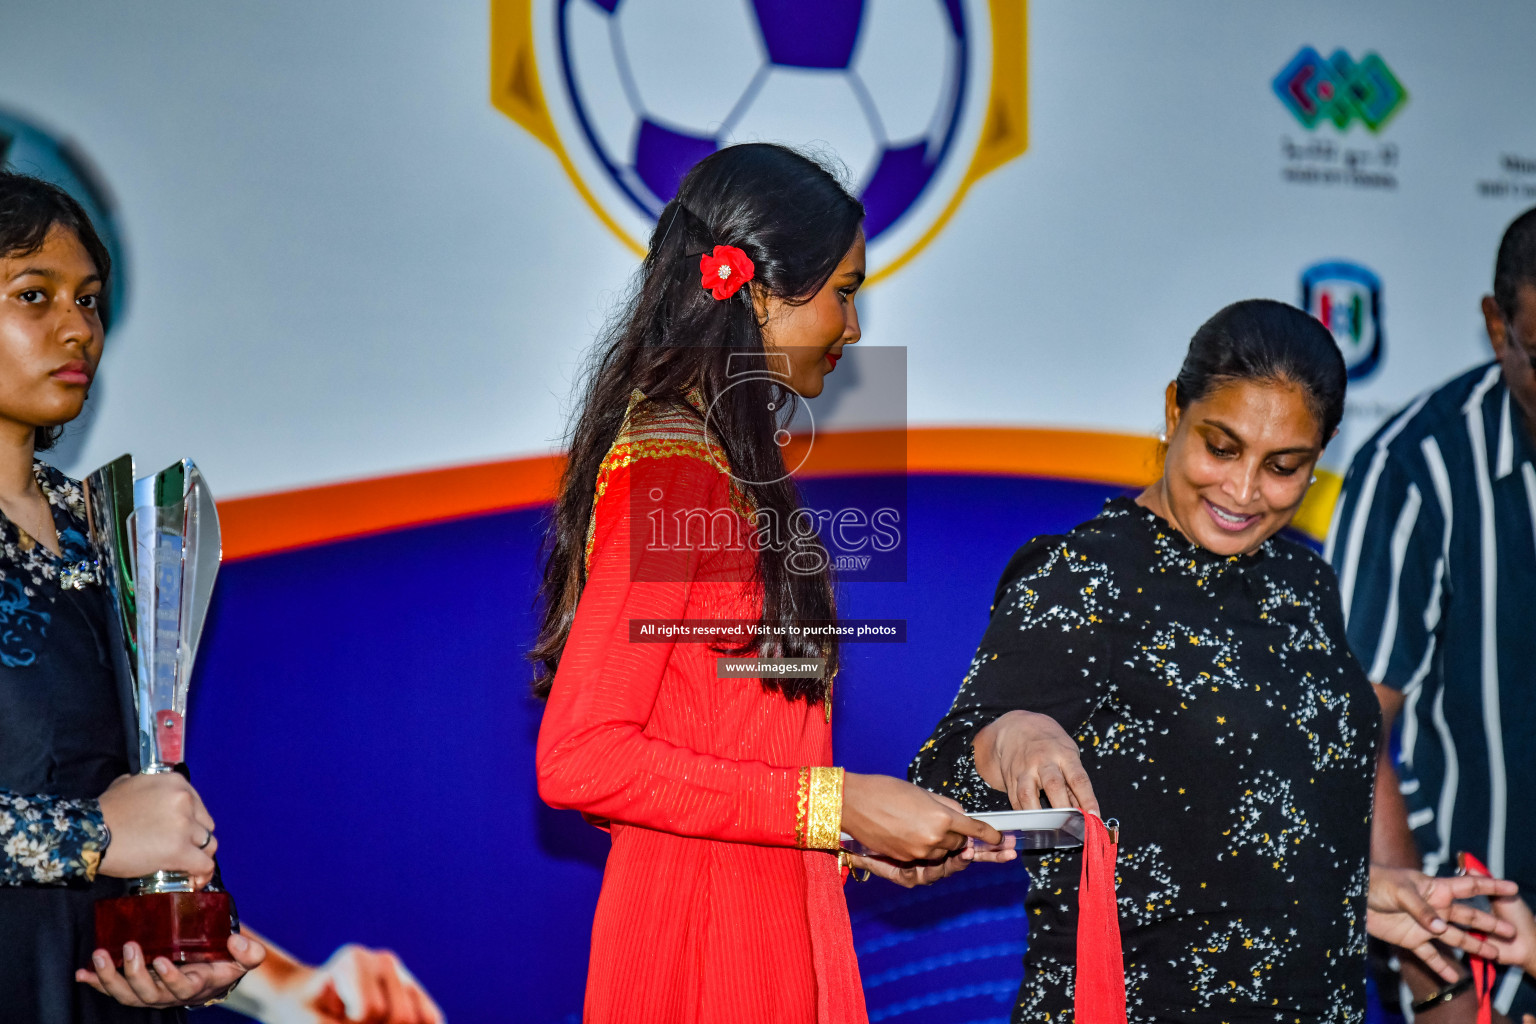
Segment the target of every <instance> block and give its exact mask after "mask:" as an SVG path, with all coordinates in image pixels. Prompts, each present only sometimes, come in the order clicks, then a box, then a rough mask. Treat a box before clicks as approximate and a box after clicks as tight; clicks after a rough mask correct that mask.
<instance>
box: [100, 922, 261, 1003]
mask: <svg viewBox="0 0 1536 1024" xmlns="http://www.w3.org/2000/svg"><path fill="white" fill-rule="evenodd" d="M229 955H230V956H232V957H234V959H233V960H220V961H216V962H214V963H208V964H185V965H183V966H181V967H177V966H176V965H175V964H173V963H171V962H170V961H169V960H167V959H166V958H165V957H156V958H155V961H154V963H153V964H148V965H146V964H145V963H144V954H143V952H142V951H141V950H140V949H139V944H138V943H136V942H130V943H128V944H127V945H126V946H124V947H123V970H122V973H121V974H119V973H118V971H117V968H116V967H114V966H112V958H111V957H110V956H108V955H107V951H106V950H104V949H98V950H97V951H96V952H95V954H94V955H92V957H91V963H92V964H93V965H94V966H95V968H96V969H95V970H94V971H86V970H80V971H76V972H75V980H76V981H78V982H82V983H84V984H86V985H89V986H91V988H93V989H95V990H96V991H97V992H100V993H101V994H102V995H107V996H111V997H112V998H113V999H116V1000H117V1001H118V1002H119V1003H122V1004H123V1005H124V1006H133V1007H140V1008H151V1009H169V1008H171V1007H177V1006H201V1005H202V1004H203V1003H206V1002H208V1001H209V1000H210V999H217V998H219V997H220V996H222V995H225V994H226V993H228V992H229V990H230V988H231V987H233V986H234V984H235V983H236V982H238V981H239V980H240V979H241V978H243V977H245V974H246V972H247V971H250V970H252V969H253V968H255V967H259V966H260V965H261V962H262V961H263V960H264V959H266V956H267V951H266V949H265V947H263V946H262V944H261V943H259V942H256V941H254V940H252V939H248V938H246V937H245V936H243V935H231V936H230V937H229Z"/></svg>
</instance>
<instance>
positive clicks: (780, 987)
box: [534, 145, 1012, 1024]
mask: <svg viewBox="0 0 1536 1024" xmlns="http://www.w3.org/2000/svg"><path fill="white" fill-rule="evenodd" d="M863 216H864V211H863V207H862V206H861V205H860V203H859V202H858V201H857V200H856V199H854V198H853V197H852V196H850V195H849V194H848V192H847V191H846V190H845V189H844V188H843V187H842V186H841V185H840V184H839V183H838V182H837V180H836V179H835V178H834V177H833V176H832V175H831V174H829V173H828V172H827V171H826V170H825V169H823V168H822V167H820V166H819V165H817V164H816V163H814V162H812V161H810V160H808V159H806V158H805V157H803V156H800V155H799V154H797V153H795V152H793V151H791V150H788V149H784V148H782V147H778V146H771V145H741V146H733V147H730V148H727V149H724V150H721V151H720V152H717V153H715V154H713V155H712V156H709V157H706V158H705V159H704V160H703V161H701V162H700V163H699V164H697V165H696V166H695V167H694V168H693V169H692V170H691V171H689V173H688V174H687V176H686V177H685V178H684V179H683V181H682V183H681V185H680V186H679V188H678V192H677V197H676V198H675V199H674V200H673V201H672V202H671V203H669V204H668V205H667V207H666V208H665V209H664V210H663V211H662V214H661V217H660V219H659V221H658V224H657V227H656V231H655V233H654V235H653V236H652V241H651V245H650V252H649V254H648V255H647V256H646V258H645V261H644V264H643V265H642V268H641V271H640V280H639V284H638V289H637V293H636V294H635V296H634V298H633V300H632V301H631V303H630V305H629V306H628V307H627V309H626V311H625V312H624V313H623V314H622V316H621V319H620V320H619V321H618V322H617V324H616V326H615V328H614V330H613V333H612V335H611V337H610V338H609V339H608V341H607V343H606V344H605V345H603V346H602V347H601V348H600V350H599V351H598V354H597V357H596V362H595V364H594V366H593V369H592V372H591V375H590V377H589V379H588V383H587V386H586V391H585V395H584V397H583V399H582V403H581V408H580V411H579V413H578V416H577V418H576V423H575V428H574V431H573V437H572V442H571V446H570V461H569V463H568V468H567V471H566V475H565V478H564V481H563V483H562V487H561V493H560V497H559V499H558V503H557V505H556V510H555V516H554V522H553V527H552V531H551V548H550V553H549V556H548V560H547V562H546V564H545V570H544V582H543V594H542V596H543V601H544V612H543V624H542V630H541V633H540V636H539V639H538V643H537V646H536V648H535V651H534V657H535V659H536V661H537V663H538V665H539V668H540V672H539V679H538V682H537V683H536V692H538V693H539V694H540V695H542V696H544V697H546V698H547V700H548V706H547V707H546V709H545V712H544V720H543V725H542V728H541V730H540V733H539V745H538V779H539V791H540V793H541V795H542V796H543V798H544V799H545V800H546V801H547V802H548V803H550V804H551V805H553V806H556V807H565V808H574V809H577V810H580V811H581V812H582V813H583V814H584V815H586V817H587V818H588V820H590V821H592V822H594V823H595V824H598V825H600V826H601V827H604V828H607V829H608V830H609V831H610V832H611V833H612V850H611V852H610V853H609V855H608V863H607V868H606V871H605V873H604V877H603V888H602V895H601V896H600V898H599V901H598V907H597V916H596V919H595V921H594V922H593V932H592V953H591V962H590V967H589V970H588V976H587V994H586V1010H585V1014H586V1017H585V1019H586V1020H587V1021H588V1022H590V1024H610V1022H614V1021H666V1022H686V1021H719V1020H731V1021H737V1022H743V1024H746V1022H764V1024H767V1022H774V1024H809V1022H813V1021H820V1022H823V1024H848V1022H857V1021H862V1020H864V1019H865V1011H864V1000H863V994H862V992H861V990H860V985H859V975H858V965H857V962H856V960H855V958H854V951H853V942H852V935H851V930H850V926H849V921H848V911H847V906H846V904H845V903H844V900H843V895H842V892H841V884H842V881H843V877H844V872H843V871H842V870H840V860H841V862H842V863H843V864H849V860H848V858H847V857H846V856H844V857H842V858H840V857H839V855H838V852H837V851H838V847H839V833H840V832H847V833H849V834H851V835H852V836H853V837H854V838H855V839H858V840H860V841H861V842H862V843H863V844H864V846H865V848H867V849H870V850H874V851H876V852H877V853H879V854H882V855H884V856H885V857H886V858H889V860H883V859H880V858H877V857H870V858H862V857H854V858H852V860H851V864H849V866H850V867H852V868H854V869H859V870H866V869H867V870H869V871H873V872H874V873H877V874H881V875H883V876H885V877H888V878H892V879H894V880H896V881H898V882H900V883H902V884H908V885H910V884H917V883H921V882H928V881H932V880H934V879H935V878H937V877H941V876H942V875H944V874H946V873H948V872H950V871H953V870H956V869H958V868H960V867H963V866H964V865H965V863H966V862H967V860H969V859H970V858H971V852H970V849H969V847H968V845H967V844H968V840H970V839H971V838H976V839H981V840H984V841H986V842H989V843H998V842H1000V840H1001V836H1000V835H999V834H998V833H997V832H996V831H995V830H994V829H992V828H991V827H990V826H987V825H984V824H982V823H981V822H977V821H975V820H973V819H970V818H968V817H966V816H965V815H964V814H963V813H961V812H960V810H959V805H958V804H956V803H955V802H953V801H951V800H947V799H945V798H936V797H934V796H932V795H930V794H928V793H925V792H923V791H922V790H920V789H918V788H917V787H915V786H911V785H909V784H908V783H906V782H903V781H900V780H897V779H893V778H887V777H884V776H866V775H855V774H853V773H851V772H847V773H845V772H844V771H843V770H842V769H840V768H836V767H833V760H832V749H831V724H830V720H831V710H830V703H829V699H830V687H831V677H832V674H833V672H834V671H835V669H836V665H837V648H836V644H835V642H834V641H831V640H822V639H805V638H804V637H803V634H802V635H801V636H798V637H797V636H796V635H795V631H794V630H792V629H789V628H787V627H792V626H796V625H797V624H801V623H813V622H817V621H827V620H830V619H832V618H833V616H834V615H835V607H834V603H833V596H832V589H831V585H830V582H829V579H828V575H827V568H826V562H825V558H824V557H822V558H820V559H818V558H817V557H815V556H816V554H817V552H820V551H821V548H820V546H819V542H818V541H816V540H815V539H814V536H813V535H808V536H807V537H804V538H802V540H803V541H804V544H803V545H802V546H800V547H799V548H797V549H794V550H787V549H781V548H777V547H775V546H773V545H771V544H768V543H764V542H760V541H759V540H758V539H757V538H756V536H755V535H753V534H752V532H751V531H752V529H753V528H752V527H751V526H749V525H748V524H749V523H751V522H752V521H753V520H756V521H757V522H759V523H760V522H762V521H763V520H764V519H776V520H777V521H778V522H781V523H784V522H790V521H792V520H793V519H794V517H795V516H796V515H797V513H800V512H801V506H800V503H799V497H798V493H797V491H796V488H795V487H794V485H793V483H792V482H791V481H790V480H789V472H788V470H787V469H786V467H785V465H784V459H783V457H782V455H781V451H780V443H781V442H782V440H783V438H784V436H785V431H784V430H783V427H784V425H785V423H786V422H787V417H786V416H785V413H786V411H787V409H788V408H792V407H793V403H794V401H796V400H797V398H800V397H804V398H812V397H815V396H816V395H819V394H820V393H821V391H822V387H823V378H824V377H825V376H826V374H827V373H830V372H832V370H833V369H834V367H835V366H836V364H837V360H838V358H839V357H840V356H841V354H842V352H843V349H844V347H845V346H847V345H851V344H854V343H855V342H857V341H858V340H859V321H858V314H857V312H856V311H855V309H854V295H855V293H856V292H857V291H858V289H859V285H860V284H861V283H862V281H863V279H864V238H863V233H862V222H863ZM675 516H682V517H683V518H685V519H693V520H694V521H696V522H707V524H708V525H707V526H706V531H707V532H708V533H709V537H708V539H707V540H706V539H705V538H702V537H698V536H697V532H695V534H690V535H689V536H693V537H695V539H698V540H699V541H700V543H699V544H697V545H694V546H691V547H690V545H691V544H692V542H691V541H689V540H688V539H686V538H684V539H682V540H681V541H680V542H679V543H672V542H668V541H658V538H656V537H654V536H650V535H649V534H648V531H649V530H650V528H651V527H652V526H653V525H654V524H655V523H657V522H660V521H665V522H669V523H670V522H675V521H677V520H676V519H674V517H675ZM749 517H751V518H749ZM822 555H823V556H824V552H822ZM798 556H804V557H798ZM701 620H702V621H704V622H706V623H715V624H719V626H720V629H721V630H722V633H724V632H728V630H727V629H726V626H727V624H738V625H740V626H741V627H742V632H740V633H737V634H735V636H734V638H727V637H722V638H721V639H720V640H719V642H712V641H710V640H708V639H704V640H683V641H677V640H673V639H666V640H664V641H663V642H650V641H649V640H648V639H647V638H646V636H645V635H644V630H645V629H646V624H647V623H650V624H651V625H652V626H656V627H662V628H665V627H670V626H675V625H677V624H681V623H685V622H699V621H701ZM754 629H756V630H758V631H757V632H753V630H754ZM754 637H766V639H757V640H754V639H753V638H754ZM722 653H734V654H737V655H743V654H750V655H752V656H754V657H756V658H759V659H769V658H779V659H786V658H795V659H808V660H811V661H813V662H819V663H821V664H822V665H824V666H825V668H824V670H817V671H815V672H804V673H802V674H801V675H800V676H799V677H793V678H790V677H775V676H774V675H772V674H770V671H769V669H770V668H771V666H769V665H768V664H766V662H764V663H763V664H762V667H761V668H758V669H756V670H753V671H748V672H743V673H742V674H741V675H739V676H736V677H734V678H727V677H723V669H722V667H721V665H717V662H718V661H720V656H721V654H722ZM957 851H959V852H957ZM998 856H999V858H1000V859H1003V858H1008V857H1011V856H1012V851H1011V850H1009V851H1002V852H1001V853H1000V854H999V855H998ZM892 861H900V862H913V861H932V862H934V863H932V864H930V865H925V866H922V867H905V868H903V867H899V866H898V865H897V864H895V863H892Z"/></svg>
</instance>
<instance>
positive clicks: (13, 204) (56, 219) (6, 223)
mask: <svg viewBox="0 0 1536 1024" xmlns="http://www.w3.org/2000/svg"><path fill="white" fill-rule="evenodd" d="M55 226H57V227H62V228H68V229H69V230H70V231H73V232H74V233H75V237H76V238H78V239H80V244H81V245H82V246H84V247H85V251H86V254H87V255H88V256H90V257H91V262H92V263H94V264H95V265H96V276H97V277H99V278H101V286H102V292H101V294H102V302H103V303H104V304H105V302H106V301H107V298H106V297H107V283H108V279H109V278H110V277H111V276H112V256H111V254H110V253H108V252H107V246H106V244H105V243H104V242H102V240H101V236H100V235H98V234H97V233H96V228H95V226H94V225H92V224H91V218H90V216H89V215H87V214H86V212H85V208H84V207H82V206H81V205H80V204H79V203H77V202H76V201H75V199H74V197H73V196H71V195H70V194H69V193H68V192H65V191H64V190H63V189H61V188H59V187H58V186H57V185H54V184H51V183H50V182H46V181H43V180H42V179H41V178H33V177H29V176H28V175H25V174H14V173H11V172H9V171H0V259H13V258H15V257H18V256H30V255H32V254H33V253H35V252H37V251H38V250H39V249H41V248H42V247H43V243H44V242H46V241H47V240H48V232H49V231H51V230H53V228H54V227H55ZM110 315H111V310H110V309H108V308H103V309H102V311H101V316H102V323H103V324H105V323H106V322H107V320H108V318H109V317H110ZM63 433H64V427H63V425H62V424H61V425H59V426H53V427H38V428H37V434H36V437H35V439H34V442H33V446H34V447H35V448H36V450H38V451H47V450H48V449H49V448H52V447H53V446H54V444H55V443H56V442H57V441H58V439H59V436H60V435H61V434H63Z"/></svg>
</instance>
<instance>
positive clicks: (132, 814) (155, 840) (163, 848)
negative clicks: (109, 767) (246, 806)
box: [98, 772, 219, 889]
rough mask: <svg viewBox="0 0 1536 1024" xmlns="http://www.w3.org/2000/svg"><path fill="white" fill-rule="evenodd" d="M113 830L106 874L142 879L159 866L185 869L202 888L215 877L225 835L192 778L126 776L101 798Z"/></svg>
mask: <svg viewBox="0 0 1536 1024" xmlns="http://www.w3.org/2000/svg"><path fill="white" fill-rule="evenodd" d="M98 802H99V803H100V804H101V817H102V820H104V821H105V822H106V824H107V830H108V831H109V832H111V833H112V841H111V842H109V843H108V844H107V849H106V852H105V853H104V854H103V855H102V858H101V873H102V874H104V875H111V876H112V877H113V878H138V877H140V876H142V875H151V874H154V873H155V872H156V871H184V872H186V873H187V874H189V875H191V876H192V883H193V885H194V886H196V887H197V888H198V889H201V888H203V887H204V886H206V885H207V884H208V880H209V879H211V878H212V877H213V855H214V852H215V851H217V850H218V848H219V840H218V839H217V838H216V837H215V836H214V834H213V819H212V818H211V817H209V816H208V809H207V808H206V807H204V806H203V800H202V797H200V796H198V795H197V790H195V789H193V788H192V783H190V782H188V781H187V780H186V779H184V778H182V777H181V776H180V775H177V774H176V773H175V772H166V773H164V774H162V775H120V776H118V777H117V778H116V779H115V780H113V782H112V785H110V786H108V787H107V790H106V792H105V793H102V794H101V796H100V797H99V798H98Z"/></svg>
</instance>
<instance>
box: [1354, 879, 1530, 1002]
mask: <svg viewBox="0 0 1536 1024" xmlns="http://www.w3.org/2000/svg"><path fill="white" fill-rule="evenodd" d="M1519 891H1520V887H1519V886H1517V885H1516V884H1515V883H1514V882H1510V881H1505V880H1503V879H1498V878H1481V877H1478V876H1475V875H1461V876H1458V877H1455V878H1431V877H1430V876H1428V875H1426V874H1423V873H1422V872H1419V871H1413V870H1411V869H1408V868H1388V867H1382V866H1381V865H1378V864H1372V865H1371V886H1370V893H1369V895H1368V896H1367V899H1366V914H1365V930H1366V931H1367V932H1369V933H1370V934H1372V935H1374V936H1375V937H1376V938H1378V939H1381V940H1383V941H1385V942H1389V943H1391V944H1392V945H1394V946H1401V947H1402V948H1403V949H1406V950H1408V951H1409V952H1410V953H1412V954H1413V955H1414V956H1416V957H1418V958H1419V959H1420V960H1422V961H1423V962H1424V965H1425V966H1426V967H1428V968H1429V969H1430V970H1432V971H1434V972H1435V973H1436V974H1438V975H1440V977H1442V978H1444V979H1445V980H1446V981H1455V980H1456V979H1457V978H1458V977H1460V975H1459V974H1458V973H1457V971H1456V968H1455V966H1454V965H1452V964H1451V963H1450V962H1449V961H1447V960H1446V959H1445V957H1444V956H1442V955H1441V954H1440V951H1439V950H1438V949H1436V948H1435V944H1436V943H1443V944H1444V945H1447V946H1452V947H1455V948H1457V949H1462V950H1465V951H1466V952H1468V953H1473V954H1475V955H1477V956H1481V957H1486V958H1487V959H1489V960H1496V959H1498V958H1499V947H1498V946H1497V945H1496V944H1495V943H1496V942H1498V941H1500V940H1503V941H1506V942H1507V941H1508V940H1511V939H1514V938H1515V926H1514V925H1513V924H1511V923H1509V922H1508V921H1505V920H1500V919H1499V918H1497V917H1495V916H1494V915H1493V914H1490V913H1488V912H1487V911H1485V910H1478V909H1477V908H1476V907H1472V906H1468V905H1467V904H1464V903H1457V902H1456V901H1457V900H1463V899H1470V898H1471V897H1473V896H1489V897H1494V898H1499V897H1505V896H1514V895H1516V894H1517V893H1518V892H1519ZM1468 932H1484V933H1486V934H1487V935H1488V940H1484V939H1479V938H1476V937H1474V936H1472V935H1469V934H1468Z"/></svg>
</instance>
